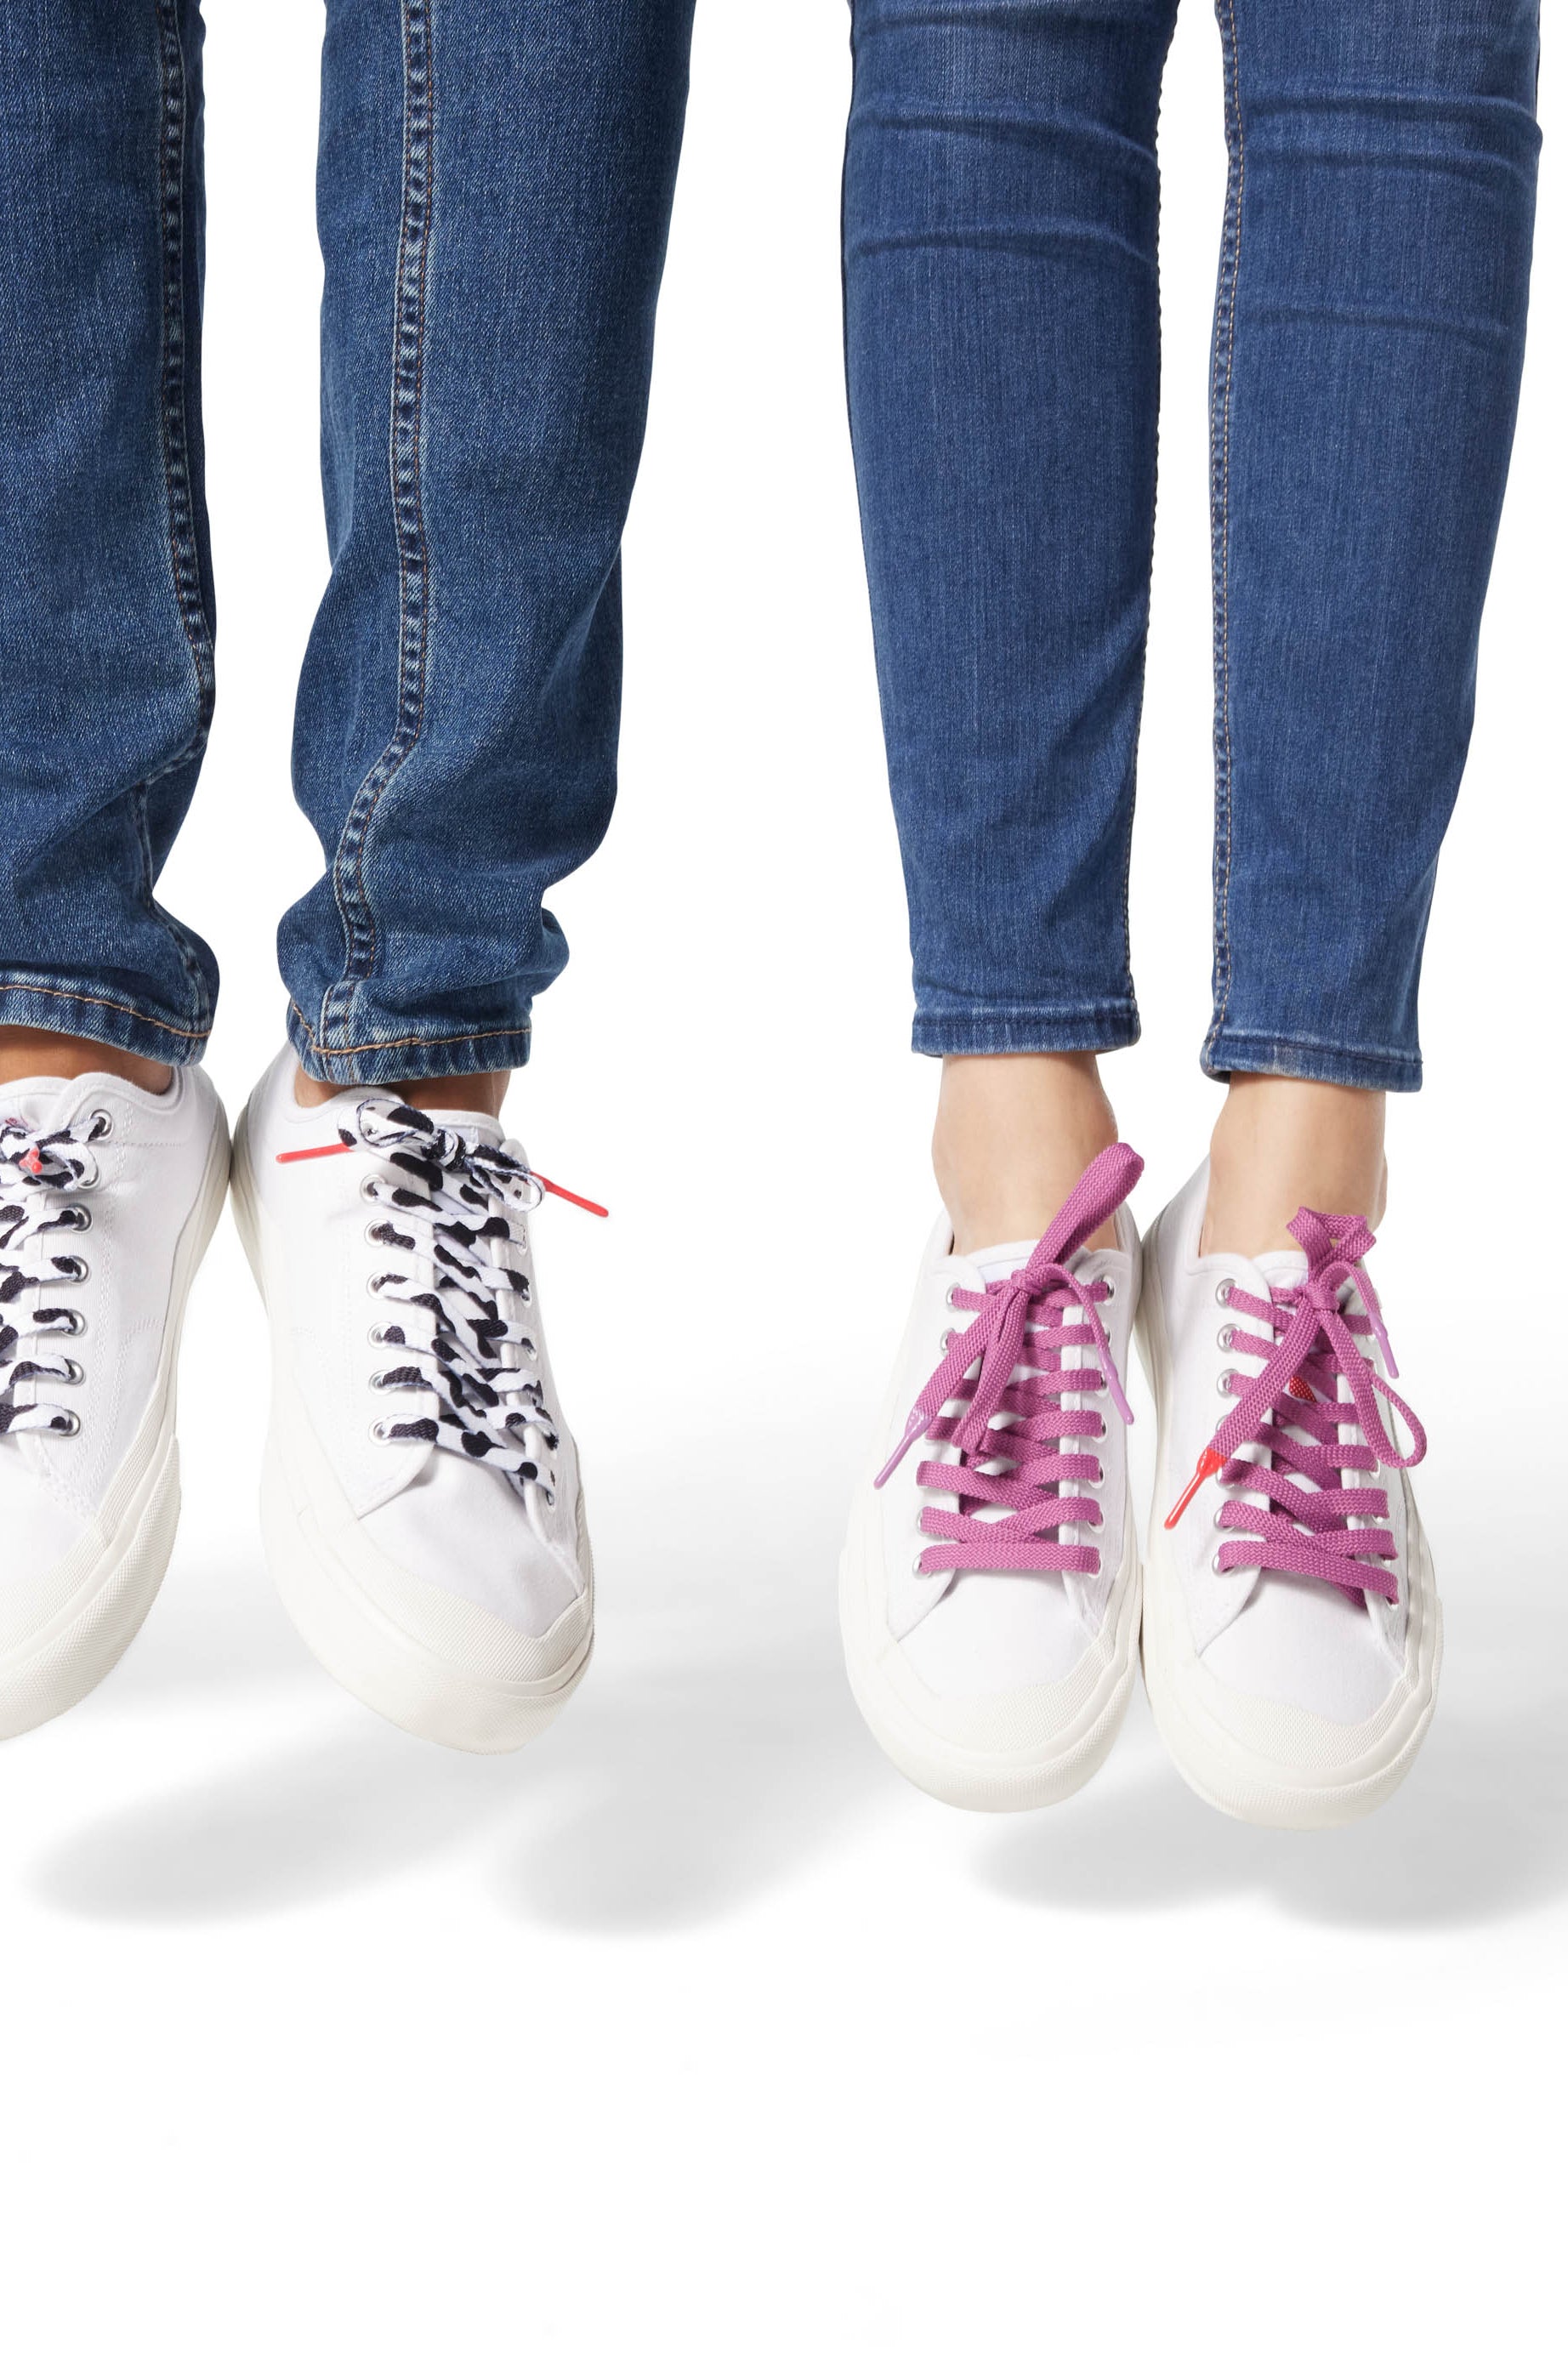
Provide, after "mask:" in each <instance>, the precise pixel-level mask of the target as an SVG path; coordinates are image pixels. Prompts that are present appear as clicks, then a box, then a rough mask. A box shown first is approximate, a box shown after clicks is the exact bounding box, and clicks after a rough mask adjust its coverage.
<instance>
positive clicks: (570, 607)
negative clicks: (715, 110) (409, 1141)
mask: <svg viewBox="0 0 1568 2353" xmlns="http://www.w3.org/2000/svg"><path fill="white" fill-rule="evenodd" d="M689 17H690V0H574V5H572V6H570V7H567V8H562V7H560V6H559V5H549V0H521V5H519V6H517V7H515V8H509V9H505V10H501V11H500V12H496V11H491V12H490V13H489V16H488V17H485V18H484V19H482V20H480V19H476V18H474V17H473V16H465V15H464V14H463V13H462V12H460V11H452V10H448V11H443V10H441V9H440V8H438V7H433V6H432V5H430V0H332V5H331V7H330V10H329V16H328V28H327V45H326V53H325V61H324V73H323V93H322V142H321V179H320V206H321V238H322V245H323V248H324V250H325V253H326V258H327V280H326V303H325V313H324V401H323V448H324V479H325V488H326V500H327V514H328V526H329V535H330V539H331V553H332V575H331V585H330V586H329V588H328V590H327V595H326V597H325V600H324V602H323V604H322V607H321V614H320V617H319V618H318V620H317V624H316V628H315V630H314V633H313V635H312V638H311V640H310V650H309V652H308V655H307V657H306V661H305V668H304V675H303V678H302V681H301V684H300V702H299V714H298V723H297V729H296V737H295V782H296V789H297V791H298V794H299V797H300V802H301V805H302V806H303V807H304V808H305V810H306V811H307V813H308V814H309V816H310V819H311V821H312V823H313V824H314V825H315V827H316V829H317V831H318V833H319V835H320V836H321V843H322V847H323V849H324V851H325V853H326V857H327V860H328V871H327V872H326V874H325V875H323V877H322V879H321V881H320V882H319V883H318V884H317V886H316V888H315V889H314V890H313V891H311V892H310V894H309V895H308V896H307V897H306V898H305V899H304V900H303V901H301V902H300V904H299V905H298V906H297V907H295V908H294V909H293V910H292V911H291V913H289V915H288V917H287V918H286V919H285V922H284V923H283V927H282V932H281V936H280V955H281V962H282V966H283V973H284V977H285V979H286V981H287V983H288V986H289V997H290V1010H289V1034H290V1037H291V1039H292V1040H293V1043H294V1045H295V1047H296V1050H297V1051H298V1053H299V1056H300V1061H301V1063H302V1065H303V1069H304V1071H305V1072H306V1073H307V1074H308V1081H314V1082H318V1084H317V1085H316V1086H315V1087H314V1088H312V1087H311V1086H310V1084H309V1083H306V1084H305V1086H304V1089H303V1092H304V1094H305V1096H306V1097H309V1096H310V1095H312V1094H319V1093H321V1092H326V1091H330V1090H331V1089H332V1088H334V1087H345V1086H350V1085H355V1084H360V1083H371V1082H374V1083H376V1084H379V1085H382V1086H389V1085H390V1086H402V1085H404V1084H405V1083H407V1084H415V1083H416V1082H442V1084H441V1086H440V1087H439V1089H438V1093H439V1097H440V1100H441V1102H442V1103H445V1104H447V1105H449V1106H453V1107H458V1106H457V1105H456V1103H455V1098H456V1097H457V1096H459V1095H463V1094H464V1092H465V1088H464V1084H463V1083H462V1082H468V1081H472V1080H473V1079H474V1078H475V1077H476V1076H479V1077H481V1078H483V1079H485V1084H484V1085H482V1086H481V1088H480V1089H479V1092H478V1093H477V1094H476V1093H474V1092H473V1090H472V1089H471V1088H469V1089H468V1094H469V1096H470V1097H471V1099H472V1103H473V1107H477V1108H493V1107H494V1105H495V1103H499V1093H498V1092H497V1089H496V1082H494V1080H493V1079H490V1078H488V1077H487V1076H486V1074H492V1073H496V1072H504V1071H507V1070H508V1069H510V1067H512V1066H513V1065H514V1064H516V1063H519V1062H521V1061H522V1060H524V1059H525V1058H526V1055H527V1052H528V1045H529V1026H530V1005H531V998H532V997H533V995H534V994H535V992H536V991H537V990H539V989H540V988H542V987H544V986H545V985H546V984H547V983H548V982H549V981H550V980H551V979H552V977H553V976H554V975H555V974H556V973H557V972H558V971H559V970H560V969H561V966H562V965H563V963H564V961H565V955H566V949H565V944H564V942H563V939H562V936H561V933H560V930H559V927H558V926H557V924H556V923H555V920H554V918H553V917H552V915H550V914H549V913H546V912H545V911H544V908H543V903H542V902H543V895H544V892H545V891H546V890H547V889H548V887H549V885H550V884H551V883H552V882H553V881H557V880H558V879H559V878H560V877H561V876H562V875H563V874H566V873H568V872H570V871H571V870H572V869H573V868H574V866H576V865H578V864H579V863H580V862H581V861H582V860H584V858H586V857H587V856H588V854H589V853H590V852H591V851H592V850H593V849H595V846H596V845H597V843H598V841H599V840H600V839H601V838H602V836H603V833H604V830H605V825H606V824H607V822H608V820H609V815H610V808H611V804H612V801H613V798H614V791H615V752H616V729H617V720H618V697H619V675H620V610H619V554H618V551H619V544H620V536H621V531H622V526H623V523H624V520H625V516H626V504H627V501H628V499H629V496H630V492H631V486H632V478H633V475H634V472H635V470H636V465H637V456H638V452H639V448H640V444H641V438H642V429H643V419H644V413H645V407H646V402H647V377H648V368H649V361H650V353H651V344H652V334H653V317H654V303H655V297H656V293H657V290H658V276H659V270H660V267H661V263H662V259H663V252H664V242H665V234H666V228H667V225H668V210H669V202H670V195H671V191H672V187H673V182H674V174H675V164H676V155H677V151H678V147H679V134H680V125H681V117H682V111H683V107H684V101H685V90H686V63H687V47H688V41H689Z"/></svg>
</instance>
